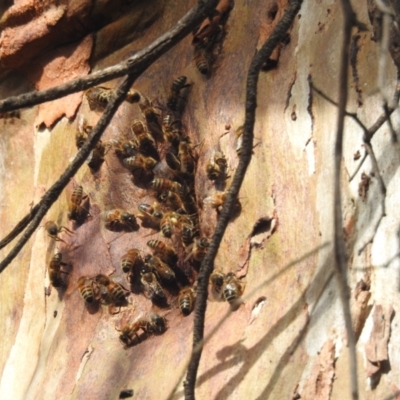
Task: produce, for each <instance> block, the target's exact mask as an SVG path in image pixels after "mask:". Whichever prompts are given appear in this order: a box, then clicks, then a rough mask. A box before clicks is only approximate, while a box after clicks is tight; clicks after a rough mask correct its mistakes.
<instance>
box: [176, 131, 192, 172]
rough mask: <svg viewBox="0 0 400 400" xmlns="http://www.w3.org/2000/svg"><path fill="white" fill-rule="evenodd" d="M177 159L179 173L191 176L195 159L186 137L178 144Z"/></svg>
mask: <svg viewBox="0 0 400 400" xmlns="http://www.w3.org/2000/svg"><path fill="white" fill-rule="evenodd" d="M178 157H179V160H180V162H181V172H183V173H185V174H193V172H194V167H195V158H194V156H193V152H192V147H191V145H190V139H189V137H186V138H185V139H182V140H181V141H180V142H179V149H178Z"/></svg>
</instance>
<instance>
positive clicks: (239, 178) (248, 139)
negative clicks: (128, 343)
mask: <svg viewBox="0 0 400 400" xmlns="http://www.w3.org/2000/svg"><path fill="white" fill-rule="evenodd" d="M301 3H302V0H292V1H291V2H290V6H289V8H288V9H287V10H286V12H285V14H284V15H283V17H282V19H281V20H280V21H279V23H278V24H277V26H276V27H275V29H274V31H273V32H272V34H271V36H270V37H269V38H268V40H267V41H266V43H265V44H264V45H263V46H262V48H261V49H260V50H259V51H258V52H257V53H256V54H255V56H254V57H253V60H252V62H251V65H250V68H249V72H248V76H247V87H246V113H245V123H244V131H243V143H242V152H241V155H240V159H239V165H238V167H237V170H236V172H235V175H234V177H233V181H232V184H231V186H230V188H229V191H228V195H227V199H226V202H225V204H224V206H223V209H222V212H221V214H220V216H219V219H218V223H217V226H216V229H215V232H214V235H213V237H212V240H211V243H210V247H209V250H208V252H207V255H206V257H205V258H204V260H203V262H202V265H201V268H200V271H199V276H198V287H197V297H196V306H195V315H194V329H193V349H192V354H191V360H190V363H189V367H188V372H187V375H186V380H185V383H184V392H185V400H194V399H195V393H194V392H195V386H196V377H197V371H198V367H199V363H200V358H201V353H202V349H203V346H202V341H203V336H204V319H205V312H206V308H207V296H208V289H207V286H208V280H209V278H210V275H211V272H212V270H213V267H214V259H215V256H216V254H217V251H218V248H219V245H220V243H221V240H222V237H223V235H224V233H225V229H226V227H227V225H228V222H229V219H230V215H231V212H232V210H233V207H234V205H235V202H236V198H237V196H238V193H239V190H240V187H241V185H242V182H243V179H244V176H245V173H246V170H247V167H248V165H249V163H250V160H251V156H252V151H253V129H254V122H255V111H256V107H257V83H258V76H259V73H260V70H261V67H262V65H263V63H264V62H265V60H267V59H268V57H269V56H270V55H271V54H272V51H273V50H274V49H275V47H276V46H277V45H278V43H279V42H280V41H281V39H282V38H283V37H284V35H285V34H286V32H287V30H288V29H289V28H290V26H291V25H292V23H293V20H294V18H295V16H296V14H297V13H298V11H299V9H300V5H301Z"/></svg>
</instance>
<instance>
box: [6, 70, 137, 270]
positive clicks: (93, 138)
mask: <svg viewBox="0 0 400 400" xmlns="http://www.w3.org/2000/svg"><path fill="white" fill-rule="evenodd" d="M135 78H136V76H133V75H128V77H126V78H125V79H124V80H123V82H122V83H121V85H120V86H119V87H118V89H117V90H116V93H115V95H114V97H113V98H112V99H111V101H110V102H109V103H108V105H107V107H106V109H105V111H104V113H103V115H102V116H101V118H100V120H99V122H98V123H97V125H96V126H95V127H94V129H93V131H92V133H91V134H90V136H89V138H88V140H87V141H86V142H85V144H84V145H83V146H82V148H81V149H80V150H79V152H78V154H77V155H76V157H75V159H74V160H73V161H72V163H71V164H70V165H69V166H68V168H67V169H66V170H65V172H64V173H63V174H62V175H61V177H60V179H59V180H58V181H57V182H56V183H54V185H53V186H52V187H51V188H50V189H49V190H48V191H47V192H46V194H45V195H44V196H43V198H42V200H41V201H40V202H39V203H38V210H37V213H36V215H35V217H34V218H33V220H32V222H31V223H30V225H29V226H28V227H27V228H26V231H25V232H24V234H23V235H22V237H21V238H20V240H19V241H18V242H17V244H16V245H15V246H14V247H13V249H12V250H11V251H10V252H9V254H8V255H7V256H6V257H5V258H4V260H3V261H2V262H1V263H0V273H1V272H2V271H4V269H5V268H6V267H7V265H8V264H10V262H11V261H12V260H13V259H14V258H15V257H16V255H17V254H18V253H19V252H20V251H21V249H22V248H23V247H24V245H25V244H26V242H27V241H28V240H29V238H30V237H31V236H32V234H33V232H35V230H36V228H37V227H38V226H39V224H40V222H41V220H42V218H43V217H44V216H45V215H46V213H47V211H48V210H49V209H50V207H51V206H52V204H53V203H54V202H55V201H56V200H57V199H58V197H59V196H60V194H61V192H62V191H63V190H64V188H65V187H66V186H67V184H68V182H69V181H70V179H71V178H72V177H73V176H74V175H75V173H76V172H77V171H78V169H79V168H80V167H81V166H82V164H83V163H84V162H85V160H86V158H87V157H88V156H89V154H90V152H91V150H92V149H93V148H94V147H95V145H96V143H97V142H98V141H99V140H100V137H101V135H102V134H103V132H104V130H105V129H106V128H107V125H108V124H109V122H110V121H111V119H112V117H113V116H114V114H115V113H116V111H117V110H118V107H119V105H120V104H121V103H122V101H123V100H124V98H125V97H126V94H127V93H128V90H129V88H130V87H131V86H132V84H133V82H134V81H135Z"/></svg>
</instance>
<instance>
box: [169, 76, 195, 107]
mask: <svg viewBox="0 0 400 400" xmlns="http://www.w3.org/2000/svg"><path fill="white" fill-rule="evenodd" d="M186 80H187V78H186V76H180V77H179V78H176V79H175V80H174V82H173V83H172V86H171V89H170V92H169V95H168V98H167V107H168V108H169V109H170V110H173V111H177V108H178V103H179V99H180V98H181V96H180V91H181V90H182V89H184V88H185V87H189V86H190V84H187V83H186Z"/></svg>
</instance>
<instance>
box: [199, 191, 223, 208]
mask: <svg viewBox="0 0 400 400" xmlns="http://www.w3.org/2000/svg"><path fill="white" fill-rule="evenodd" d="M227 195H228V192H227V191H225V192H215V193H214V194H213V195H212V196H209V197H206V198H205V199H204V203H205V204H209V205H210V206H211V207H212V208H214V209H215V210H217V212H219V211H220V208H221V207H222V206H223V205H224V203H225V200H226V196H227Z"/></svg>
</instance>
